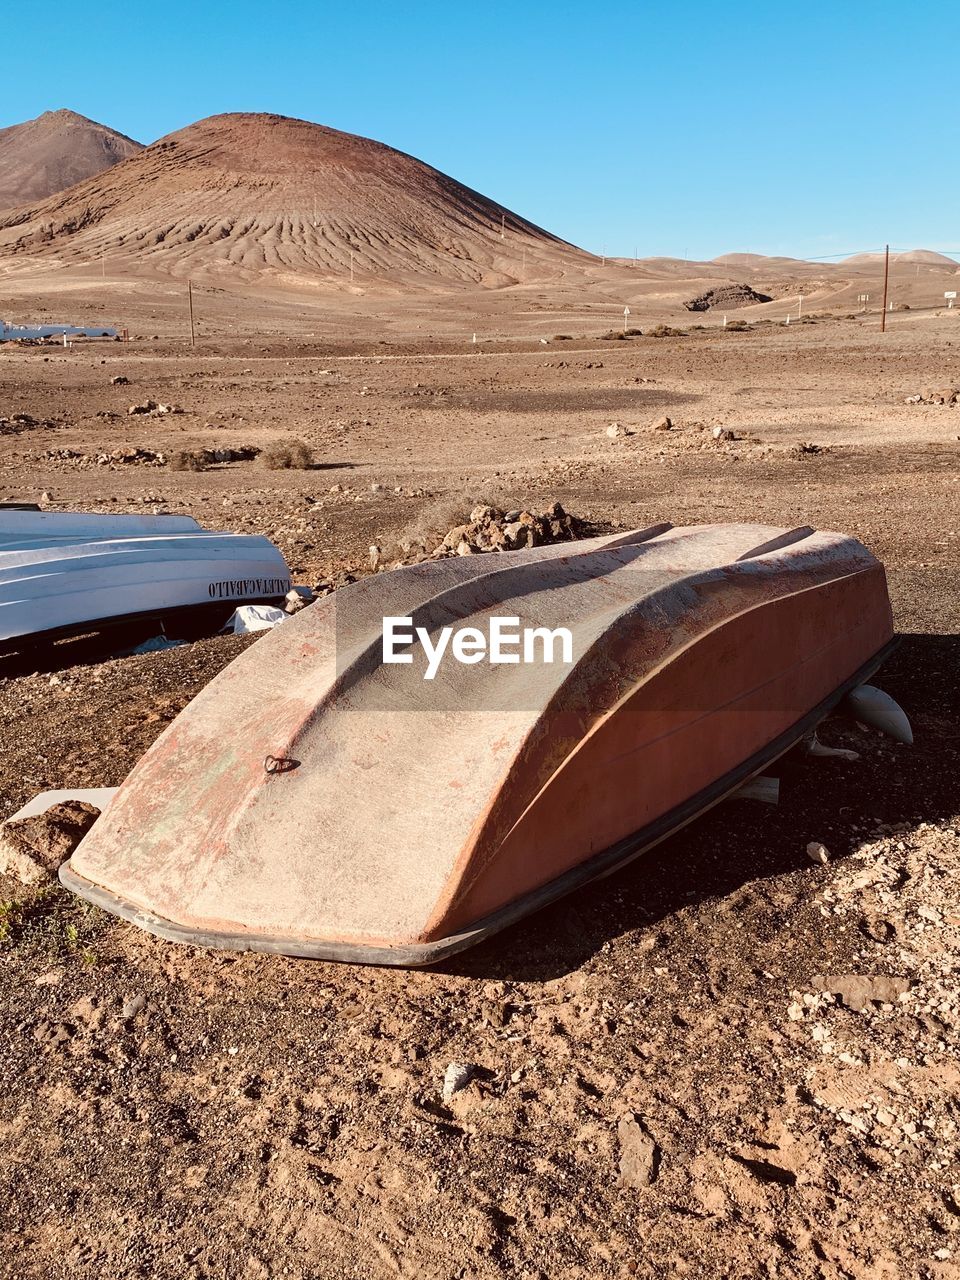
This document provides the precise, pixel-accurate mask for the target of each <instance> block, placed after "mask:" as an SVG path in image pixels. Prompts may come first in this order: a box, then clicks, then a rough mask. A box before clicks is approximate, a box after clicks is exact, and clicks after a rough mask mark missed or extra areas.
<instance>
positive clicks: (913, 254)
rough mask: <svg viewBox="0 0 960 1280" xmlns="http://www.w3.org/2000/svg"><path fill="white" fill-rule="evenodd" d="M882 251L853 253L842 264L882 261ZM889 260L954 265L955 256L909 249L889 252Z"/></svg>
mask: <svg viewBox="0 0 960 1280" xmlns="http://www.w3.org/2000/svg"><path fill="white" fill-rule="evenodd" d="M883 259H884V255H883V253H855V254H854V255H853V257H851V258H844V259H843V263H842V264H841V265H843V266H861V265H862V266H866V265H868V264H872V263H875V262H883ZM890 261H891V262H904V263H913V262H915V263H917V264H919V265H920V266H927V267H956V266H958V265H960V264H958V263H957V260H956V259H955V258H948V257H947V256H946V254H944V253H935V252H934V251H933V250H932V249H910V250H908V251H907V252H906V253H891V255H890Z"/></svg>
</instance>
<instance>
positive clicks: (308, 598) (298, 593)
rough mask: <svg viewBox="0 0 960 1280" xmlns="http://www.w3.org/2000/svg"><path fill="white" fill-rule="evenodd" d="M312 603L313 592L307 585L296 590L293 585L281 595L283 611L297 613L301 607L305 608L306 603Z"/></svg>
mask: <svg viewBox="0 0 960 1280" xmlns="http://www.w3.org/2000/svg"><path fill="white" fill-rule="evenodd" d="M312 603H313V592H312V591H311V590H310V588H309V587H301V588H300V589H299V590H297V588H296V587H294V588H293V589H292V590H291V591H288V592H287V594H286V595H285V596H284V597H283V611H284V613H299V612H300V610H301V609H305V608H306V607H307V605H308V604H312Z"/></svg>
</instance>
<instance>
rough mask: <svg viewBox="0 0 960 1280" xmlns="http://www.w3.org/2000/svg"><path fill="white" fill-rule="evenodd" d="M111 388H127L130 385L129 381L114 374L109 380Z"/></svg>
mask: <svg viewBox="0 0 960 1280" xmlns="http://www.w3.org/2000/svg"><path fill="white" fill-rule="evenodd" d="M110 385H111V387H127V386H129V385H130V379H129V378H125V377H124V376H123V374H122V373H118V374H115V375H114V377H112V378H111V379H110Z"/></svg>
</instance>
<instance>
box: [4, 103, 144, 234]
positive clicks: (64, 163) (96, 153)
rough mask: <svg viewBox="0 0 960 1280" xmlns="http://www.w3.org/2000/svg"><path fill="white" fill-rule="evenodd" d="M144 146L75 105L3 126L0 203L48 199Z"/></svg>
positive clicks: (7, 205) (11, 204)
mask: <svg viewBox="0 0 960 1280" xmlns="http://www.w3.org/2000/svg"><path fill="white" fill-rule="evenodd" d="M140 150H142V147H141V144H140V143H139V142H134V141H133V139H132V138H127V137H125V136H124V135H123V134H122V133H117V132H116V130H114V129H108V128H107V127H106V125H102V124H97V123H96V121H95V120H88V119H87V118H86V116H81V115H77V113H76V112H75V111H65V110H64V111H45V112H44V113H43V115H42V116H37V118H36V120H27V121H25V122H24V123H23V124H14V125H11V126H10V127H9V128H7V129H0V209H12V208H15V207H16V206H18V205H23V204H30V203H31V202H35V201H38V200H46V199H47V197H48V196H52V195H56V194H57V192H59V191H64V190H66V188H67V187H72V186H73V184H74V183H75V182H82V181H83V180H84V179H85V178H90V177H93V175H94V174H97V173H102V172H103V170H104V169H109V168H110V167H111V166H112V165H115V164H117V163H119V161H121V160H126V159H127V158H128V156H132V155H135V154H136V153H137V152H138V151H140Z"/></svg>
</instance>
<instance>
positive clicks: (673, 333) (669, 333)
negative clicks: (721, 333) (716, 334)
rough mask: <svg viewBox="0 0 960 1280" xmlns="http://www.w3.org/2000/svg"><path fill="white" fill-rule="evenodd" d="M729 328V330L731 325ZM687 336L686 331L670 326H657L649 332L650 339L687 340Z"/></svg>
mask: <svg viewBox="0 0 960 1280" xmlns="http://www.w3.org/2000/svg"><path fill="white" fill-rule="evenodd" d="M727 327H728V328H729V325H728V326H727ZM686 336H687V333H686V330H685V329H674V327H673V326H672V325H669V324H655V325H654V326H653V328H652V329H648V330H647V337H648V338H685V337H686Z"/></svg>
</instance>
